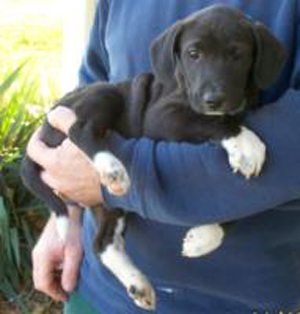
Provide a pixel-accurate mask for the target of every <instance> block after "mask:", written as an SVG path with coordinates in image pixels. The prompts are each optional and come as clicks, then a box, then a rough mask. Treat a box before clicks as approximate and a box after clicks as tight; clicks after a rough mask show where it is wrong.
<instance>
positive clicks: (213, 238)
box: [182, 224, 225, 258]
mask: <svg viewBox="0 0 300 314" xmlns="http://www.w3.org/2000/svg"><path fill="white" fill-rule="evenodd" d="M224 235H225V233H224V229H223V227H222V226H220V225H218V224H211V225H203V226H196V227H193V228H191V229H189V231H188V232H187V234H186V236H185V238H184V240H183V249H182V255H183V256H186V257H189V258H196V257H201V256H204V255H206V254H209V253H211V252H213V251H214V250H216V249H217V248H219V247H220V246H221V244H222V242H223V239H224Z"/></svg>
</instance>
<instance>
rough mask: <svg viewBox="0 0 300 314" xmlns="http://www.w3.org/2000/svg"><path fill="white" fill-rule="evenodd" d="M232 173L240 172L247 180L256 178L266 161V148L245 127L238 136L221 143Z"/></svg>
mask: <svg viewBox="0 0 300 314" xmlns="http://www.w3.org/2000/svg"><path fill="white" fill-rule="evenodd" d="M222 146H223V147H224V148H225V150H226V151H227V154H228V160H229V163H230V166H231V168H232V169H233V172H234V173H236V172H238V171H239V172H240V173H241V174H242V175H244V176H245V177H246V178H247V179H249V178H250V177H251V176H257V175H258V174H259V173H260V171H261V169H262V167H263V164H264V162H265V159H266V146H265V144H264V143H263V142H262V141H261V140H260V138H259V137H258V136H257V135H256V134H255V133H253V132H252V131H251V130H249V129H247V128H246V127H244V126H243V127H242V128H241V132H240V134H239V135H237V136H235V137H230V138H228V139H226V140H223V141H222Z"/></svg>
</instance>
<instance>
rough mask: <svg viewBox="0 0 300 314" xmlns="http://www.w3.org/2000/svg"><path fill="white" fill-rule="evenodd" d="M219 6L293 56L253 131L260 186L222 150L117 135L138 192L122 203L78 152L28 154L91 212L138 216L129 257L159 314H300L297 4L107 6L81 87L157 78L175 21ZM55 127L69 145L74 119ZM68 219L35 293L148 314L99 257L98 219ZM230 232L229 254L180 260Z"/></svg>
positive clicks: (42, 246) (35, 148)
mask: <svg viewBox="0 0 300 314" xmlns="http://www.w3.org/2000/svg"><path fill="white" fill-rule="evenodd" d="M216 3H222V4H226V5H233V6H235V7H237V8H239V9H240V10H242V11H243V12H245V13H246V14H247V15H249V16H250V17H251V18H252V19H253V21H256V20H258V21H260V22H262V23H264V24H265V25H266V26H268V28H269V29H270V31H271V32H273V34H274V35H275V36H276V37H277V38H278V40H280V41H281V43H282V44H283V45H284V47H285V49H286V51H287V53H288V59H287V63H286V66H285V68H284V71H283V72H282V75H281V76H280V77H279V78H278V79H277V81H276V83H274V84H273V86H272V87H271V88H269V89H268V90H267V91H265V92H264V93H262V95H260V102H262V103H263V104H264V106H263V107H262V108H261V109H259V110H257V111H256V112H254V113H253V114H251V115H250V117H249V118H248V119H247V121H246V123H247V124H248V125H249V126H250V127H251V129H252V130H253V131H255V132H258V133H259V134H260V135H261V136H262V138H263V139H264V141H265V143H266V145H267V149H268V157H267V161H266V165H265V167H264V169H263V172H262V173H261V175H260V176H259V177H257V178H253V179H250V181H247V180H245V179H244V178H243V177H241V176H239V175H236V174H232V173H231V171H230V168H229V166H228V162H227V160H226V155H225V154H224V152H223V151H222V150H221V149H219V148H218V147H216V146H214V145H210V144H207V143H204V144H196V145H194V144H193V145H192V144H189V143H167V142H155V141H152V140H150V139H146V138H143V139H138V140H137V139H124V138H123V137H122V136H120V135H119V134H115V133H111V134H110V136H109V138H108V141H109V145H110V148H111V150H112V152H113V153H114V154H116V155H117V156H118V157H119V158H120V159H121V160H122V161H123V162H124V163H125V165H126V167H127V169H128V171H129V174H130V176H131V181H132V188H131V189H130V191H129V193H128V194H126V195H125V196H124V197H114V196H112V195H109V194H108V193H107V192H106V191H105V189H103V190H102V192H101V189H100V184H101V182H99V177H98V175H97V173H96V172H95V170H94V169H93V168H92V167H91V165H90V163H89V161H88V160H87V158H86V156H84V154H83V152H81V151H80V150H78V149H77V148H76V146H75V145H74V144H72V142H71V141H69V140H65V141H64V142H63V144H62V145H61V146H59V147H58V148H55V149H53V148H49V147H47V146H45V144H44V143H43V142H41V141H40V140H39V134H38V132H37V133H35V134H34V136H33V138H32V139H31V141H30V143H29V146H28V154H29V155H30V157H31V158H32V159H34V160H35V161H36V162H37V163H39V164H40V165H41V166H42V167H43V168H44V169H45V171H44V172H43V173H42V178H43V180H44V181H45V182H46V183H47V184H48V185H49V186H50V187H52V188H53V189H55V190H57V191H59V192H60V193H62V194H64V195H67V196H68V197H69V198H70V199H72V200H74V201H76V202H78V203H79V204H84V205H86V206H89V205H94V204H97V203H99V202H100V201H101V200H102V198H104V199H105V201H106V202H107V203H108V204H109V205H111V206H113V207H122V208H125V209H126V210H128V211H130V215H129V221H128V231H127V233H126V241H127V245H128V248H127V249H128V251H129V253H130V255H131V256H132V257H133V259H134V260H135V261H136V263H137V264H138V265H139V267H140V268H141V269H143V271H145V273H146V274H147V275H148V277H149V279H150V281H151V283H152V284H153V286H154V287H155V290H156V292H157V298H158V303H157V313H163V314H168V313H172V314H177V313H178V314H181V313H195V314H196V313H207V314H210V313H213V314H216V313H217V314H224V313H230V314H234V313H238V314H246V313H253V312H254V313H255V312H257V313H264V312H266V311H269V312H271V313H276V312H280V311H283V313H285V312H287V313H289V312H292V313H293V312H296V310H298V309H299V308H300V270H299V267H300V266H299V265H300V263H299V262H300V252H299V247H300V228H299V224H300V211H299V210H300V202H299V198H300V167H299V159H300V147H299V144H298V142H299V140H298V134H299V132H300V124H299V118H300V106H299V103H300V90H299V89H300V47H299V32H300V28H299V22H298V21H299V18H300V4H299V2H298V1H297V0H275V1H272V3H265V2H262V1H259V0H252V1H246V0H239V1H230V0H229V1H212V0H208V1H206V0H203V1H192V0H189V1H185V2H182V1H180V0H178V1H177V0H176V1H174V0H167V1H165V2H163V3H162V2H161V1H158V0H145V1H138V0H134V1H121V2H120V1H109V0H100V1H99V3H98V6H97V11H96V15H95V21H94V24H93V28H92V30H91V38H90V42H89V45H88V47H87V51H86V54H85V56H84V58H83V63H82V67H81V69H80V73H79V75H80V82H81V84H90V83H92V82H95V81H97V80H103V81H110V82H117V81H122V80H125V79H127V78H131V77H133V76H134V75H136V74H139V73H142V72H145V71H149V70H150V69H151V66H150V58H149V47H150V44H151V41H152V40H153V39H154V38H155V37H156V36H157V35H158V34H159V33H161V32H162V31H163V30H164V29H166V28H167V27H168V26H170V25H171V24H173V23H174V22H175V21H176V20H178V19H181V18H184V17H186V16H188V15H189V14H191V13H193V12H195V11H197V10H200V9H202V8H204V7H206V6H208V5H212V4H216ZM49 120H50V123H51V124H53V126H55V127H57V128H59V129H60V130H62V131H63V132H65V133H66V134H67V132H68V129H69V128H70V126H71V125H72V124H73V122H74V120H75V116H74V114H73V113H72V112H71V111H60V110H57V111H55V112H53V113H52V114H51V115H49ZM74 169H76V171H74ZM70 214H71V217H72V225H71V228H70V232H69V235H68V239H67V242H66V244H65V246H62V245H61V243H60V242H59V240H58V236H57V235H56V233H55V221H54V219H55V218H54V217H51V218H50V220H49V222H48V224H47V226H46V227H45V229H44V231H43V233H42V235H41V237H40V240H39V241H38V243H37V245H36V247H35V249H34V251H33V266H34V268H33V269H34V282H35V286H36V288H37V289H39V290H41V291H43V292H44V293H47V294H49V295H50V296H52V297H53V298H54V299H55V300H59V301H67V300H68V302H66V307H65V312H66V313H72V314H76V313H83V312H84V313H89V312H90V313H98V312H99V313H109V314H115V313H144V311H143V310H141V309H139V308H137V307H136V306H135V305H134V304H132V303H131V301H130V300H129V299H128V298H127V296H126V292H125V291H123V289H122V287H121V286H120V285H119V283H118V282H117V281H116V280H115V278H113V277H112V276H111V274H110V273H109V272H108V271H107V270H105V269H104V268H102V267H101V264H100V263H99V260H98V258H97V256H95V254H94V251H93V237H94V234H95V223H94V221H93V218H92V216H91V214H90V213H89V211H82V209H80V208H79V207H77V206H76V205H74V206H73V207H72V208H70ZM229 221H230V222H231V221H234V224H233V225H232V226H231V228H230V230H229V231H228V233H227V234H226V239H225V241H224V244H223V246H222V247H221V248H220V249H219V250H217V251H215V252H213V253H212V254H210V255H208V256H205V257H202V258H197V259H188V258H184V257H182V256H181V254H180V250H179V249H178V247H180V241H181V239H182V235H183V234H185V232H186V230H187V228H189V227H190V226H194V225H196V224H197V225H198V224H199V225H200V224H208V223H222V222H229ZM81 237H82V241H81ZM83 252H84V253H83ZM57 273H58V274H59V276H57ZM69 296H70V298H69ZM80 306H83V307H84V308H80ZM84 309H86V310H84Z"/></svg>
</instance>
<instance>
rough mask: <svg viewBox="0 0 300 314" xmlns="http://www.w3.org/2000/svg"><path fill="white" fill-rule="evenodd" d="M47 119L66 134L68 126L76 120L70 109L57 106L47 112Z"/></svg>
mask: <svg viewBox="0 0 300 314" xmlns="http://www.w3.org/2000/svg"><path fill="white" fill-rule="evenodd" d="M47 120H48V122H49V123H50V124H51V125H52V126H53V127H54V128H56V129H58V130H60V131H61V132H63V133H65V134H68V131H69V129H70V127H71V126H72V125H73V124H74V123H75V121H76V115H75V113H74V111H72V110H71V109H69V108H67V107H64V106H58V107H56V108H54V109H52V110H51V111H50V112H48V114H47Z"/></svg>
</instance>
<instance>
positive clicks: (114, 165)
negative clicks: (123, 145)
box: [93, 151, 130, 195]
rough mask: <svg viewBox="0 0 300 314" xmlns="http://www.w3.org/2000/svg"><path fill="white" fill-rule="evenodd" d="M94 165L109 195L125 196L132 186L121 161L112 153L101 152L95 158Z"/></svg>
mask: <svg viewBox="0 0 300 314" xmlns="http://www.w3.org/2000/svg"><path fill="white" fill-rule="evenodd" d="M93 163H94V165H95V167H96V168H97V170H98V172H99V174H100V179H101V184H102V185H104V186H105V187H106V188H107V190H108V191H109V193H111V194H114V195H124V194H125V193H126V192H127V191H128V189H129V186H130V179H129V176H128V174H127V171H126V169H125V167H124V166H123V164H122V163H121V161H120V160H119V159H117V158H116V157H115V156H114V155H113V154H111V153H110V152H107V151H105V152H99V153H97V154H96V155H95V156H94V158H93Z"/></svg>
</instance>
